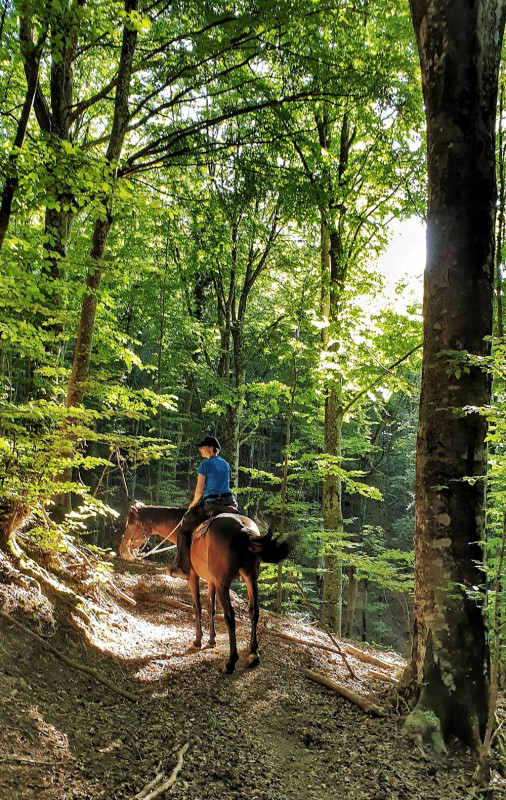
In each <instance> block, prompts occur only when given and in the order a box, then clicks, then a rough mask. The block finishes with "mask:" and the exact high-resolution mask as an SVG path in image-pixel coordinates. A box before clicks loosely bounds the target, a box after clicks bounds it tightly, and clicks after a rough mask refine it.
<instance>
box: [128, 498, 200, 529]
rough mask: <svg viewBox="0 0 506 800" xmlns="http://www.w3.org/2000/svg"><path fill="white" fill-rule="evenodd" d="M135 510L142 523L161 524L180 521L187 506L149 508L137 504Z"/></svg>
mask: <svg viewBox="0 0 506 800" xmlns="http://www.w3.org/2000/svg"><path fill="white" fill-rule="evenodd" d="M135 508H136V510H137V514H138V517H139V519H140V520H141V521H142V522H147V521H149V522H151V523H153V524H155V525H156V524H157V523H160V522H167V521H168V520H170V521H172V520H174V519H180V518H181V517H182V516H183V514H184V513H185V511H186V508H187V507H186V506H148V505H144V503H142V504H140V503H136V504H135Z"/></svg>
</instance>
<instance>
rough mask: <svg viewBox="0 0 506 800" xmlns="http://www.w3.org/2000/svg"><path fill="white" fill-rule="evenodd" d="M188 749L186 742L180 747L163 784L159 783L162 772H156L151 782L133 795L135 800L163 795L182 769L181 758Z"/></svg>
mask: <svg viewBox="0 0 506 800" xmlns="http://www.w3.org/2000/svg"><path fill="white" fill-rule="evenodd" d="M188 747H189V742H186V744H184V745H183V746H182V748H181V750H180V751H179V753H178V754H177V764H176V766H175V767H174V769H173V770H172V772H171V775H170V777H169V778H167V780H165V781H164V782H163V783H160V781H162V780H163V779H164V778H165V774H164V773H163V772H158V773H157V775H156V776H155V777H154V778H153V780H152V781H150V782H149V783H148V784H147V785H146V786H145V787H144V789H141V791H140V792H138V794H136V795H135V800H154V798H155V797H158V796H159V795H160V794H163V793H164V792H165V791H166V790H167V789H169V788H170V787H171V786H172V784H173V783H174V781H175V780H176V778H177V776H178V774H179V773H180V771H181V769H182V767H183V756H184V754H185V753H186V751H187V750H188ZM157 784H159V785H157Z"/></svg>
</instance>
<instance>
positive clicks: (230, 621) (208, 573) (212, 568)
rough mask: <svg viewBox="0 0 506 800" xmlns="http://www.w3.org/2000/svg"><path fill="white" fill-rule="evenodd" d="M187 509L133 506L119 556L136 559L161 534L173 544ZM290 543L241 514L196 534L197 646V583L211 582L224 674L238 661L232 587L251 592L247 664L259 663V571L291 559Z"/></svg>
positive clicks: (212, 636)
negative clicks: (224, 636) (223, 642)
mask: <svg viewBox="0 0 506 800" xmlns="http://www.w3.org/2000/svg"><path fill="white" fill-rule="evenodd" d="M185 511H186V508H171V507H165V506H150V505H144V504H143V503H139V502H138V501H137V502H135V503H134V504H133V505H132V506H131V507H130V511H129V514H128V517H127V520H126V525H125V532H124V533H123V538H122V539H121V542H120V546H119V553H120V555H121V556H122V557H123V558H125V559H127V560H132V559H134V558H135V557H136V551H137V550H138V549H139V547H140V546H141V545H142V544H144V543H145V542H146V541H147V540H148V539H149V538H150V537H151V536H154V535H155V534H157V535H158V536H161V537H162V538H163V539H168V540H169V541H171V542H173V543H175V542H176V539H177V528H178V526H179V523H180V522H181V520H182V518H183V515H184V513H185ZM288 551H289V545H288V543H287V542H286V541H285V542H280V541H279V540H278V539H274V538H273V537H272V533H271V531H269V532H268V533H267V534H265V535H264V536H261V535H260V531H259V529H258V526H257V525H256V523H255V522H253V520H251V519H249V518H248V517H244V516H242V515H240V514H230V513H223V514H218V515H217V516H215V517H212V518H211V519H210V520H206V521H205V522H204V523H202V524H201V525H199V526H198V527H197V528H196V529H195V531H194V532H193V535H192V544H191V550H190V559H191V569H190V576H189V578H188V584H189V587H190V592H191V596H192V601H193V608H194V612H195V641H194V642H193V646H194V647H196V648H200V647H201V645H202V635H203V633H202V606H201V602H200V589H199V580H200V578H202V579H203V580H205V581H207V586H208V591H209V620H210V632H209V647H214V646H215V645H216V632H215V627H214V616H215V612H216V595H217V596H218V600H219V603H220V605H221V607H222V608H223V613H224V616H225V622H226V625H227V629H228V637H229V644H230V653H229V658H228V661H227V663H226V671H227V673H228V674H229V675H230V674H232V673H233V671H234V669H235V664H236V663H237V661H238V660H239V655H238V653H237V644H236V635H235V614H234V609H233V607H232V603H231V602H230V584H231V583H232V581H233V580H234V578H236V577H237V576H240V577H241V578H242V579H243V580H244V582H245V584H246V588H247V591H248V602H249V618H250V620H251V637H250V650H249V657H248V666H249V667H255V666H257V665H258V664H259V663H260V656H259V653H258V642H257V624H258V616H259V608H258V573H259V570H260V562H261V561H266V562H267V563H269V564H278V563H279V562H280V561H282V560H283V559H284V558H286V557H287V555H288Z"/></svg>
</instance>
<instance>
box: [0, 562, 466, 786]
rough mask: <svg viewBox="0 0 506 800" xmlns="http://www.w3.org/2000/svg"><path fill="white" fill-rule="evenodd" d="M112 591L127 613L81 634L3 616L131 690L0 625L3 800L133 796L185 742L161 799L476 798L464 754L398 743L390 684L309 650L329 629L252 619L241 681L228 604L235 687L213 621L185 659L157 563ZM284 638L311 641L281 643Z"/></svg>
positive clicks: (170, 763) (172, 584) (180, 625)
mask: <svg viewBox="0 0 506 800" xmlns="http://www.w3.org/2000/svg"><path fill="white" fill-rule="evenodd" d="M115 580H116V582H117V584H118V586H121V587H122V589H123V590H124V591H126V592H127V593H128V594H129V595H131V596H132V597H136V598H137V605H136V606H130V605H128V604H125V603H121V604H120V601H118V602H114V601H112V599H111V597H110V596H107V597H104V599H103V603H102V607H98V606H97V608H96V610H95V612H96V615H94V624H93V627H92V628H91V629H90V628H87V629H86V630H84V628H83V629H81V630H79V629H78V628H76V627H73V626H70V625H66V624H64V623H63V622H60V623H59V624H56V626H55V629H54V633H53V631H52V627H51V624H50V623H49V622H44V621H43V618H41V616H40V609H38V610H36V609H35V610H34V612H35V613H34V615H33V616H32V618H30V617H29V616H28V615H27V614H26V613H21V612H20V611H19V610H18V611H15V612H14V614H15V618H16V619H18V620H20V621H22V622H23V623H24V624H26V625H28V626H29V627H31V628H32V629H33V630H35V631H37V628H38V627H39V628H40V627H41V626H42V629H41V630H39V632H40V633H42V634H43V635H44V636H48V635H50V634H53V635H51V638H50V641H51V643H52V645H53V646H54V647H56V648H58V649H59V650H60V651H61V652H63V653H65V654H66V655H67V656H69V657H71V658H72V659H74V660H76V661H78V662H80V663H84V664H87V665H89V666H90V667H93V668H95V669H97V670H98V671H100V672H101V673H102V674H103V675H104V676H107V677H108V678H109V679H110V680H112V681H114V683H115V684H116V685H118V686H120V687H122V688H124V689H127V690H128V691H133V692H135V693H136V694H137V695H138V697H139V699H138V701H137V702H132V701H130V700H127V699H125V698H123V697H121V696H120V695H117V694H116V693H115V692H112V691H110V690H109V689H107V687H106V686H104V685H102V684H100V683H98V682H97V681H96V680H94V679H93V678H92V677H90V676H87V675H85V674H83V673H82V672H79V671H76V670H73V669H71V668H70V667H69V666H67V665H65V664H64V663H62V662H61V661H59V660H58V659H56V658H55V657H54V656H53V655H52V654H51V653H48V652H45V651H44V650H43V648H42V647H41V646H40V644H37V643H36V642H35V641H34V640H32V639H30V638H29V637H27V636H26V635H25V634H24V633H23V632H21V631H20V630H19V629H16V628H15V627H14V626H12V625H11V624H9V623H8V622H6V621H4V620H0V800H22V798H23V799H24V798H30V799H32V798H33V800H77V799H78V798H79V799H84V798H85V799H86V800H127V798H128V800H133V798H134V797H135V795H136V793H138V792H139V791H140V790H141V789H142V788H143V787H144V786H146V784H147V783H148V782H149V781H151V780H152V779H153V778H154V777H155V776H156V775H157V773H160V772H163V773H164V774H165V775H166V776H169V775H170V774H171V772H172V770H173V769H174V767H175V766H176V764H177V760H178V753H179V752H180V750H181V748H182V747H183V746H184V745H185V744H186V743H188V749H187V751H186V752H185V753H184V756H183V763H182V768H181V770H180V772H179V774H178V775H177V779H176V780H175V782H174V784H173V785H172V786H171V787H170V788H169V789H168V790H167V791H166V792H165V794H163V795H162V797H163V798H168V797H173V798H180V799H182V798H185V800H235V798H240V799H241V800H252V799H253V798H257V799H258V800H280V799H281V800H341V798H342V800H408V799H409V800H466V798H471V797H475V795H474V794H473V793H472V790H471V789H470V787H471V786H472V777H471V775H472V763H471V762H470V760H469V758H468V756H467V754H466V752H465V751H463V750H462V749H460V748H457V747H454V748H452V749H451V750H450V753H449V754H448V755H447V756H445V757H442V758H435V757H433V756H431V755H430V754H428V753H426V752H424V751H423V750H422V749H421V748H419V747H416V746H415V745H413V744H412V743H410V742H408V741H407V740H406V739H404V738H403V737H402V736H401V735H400V727H401V724H402V718H401V717H400V716H399V715H398V714H397V711H396V708H395V703H394V699H393V694H392V692H391V689H390V687H389V685H388V684H386V683H384V682H382V681H377V680H374V679H371V678H370V677H369V676H368V675H367V672H368V670H369V669H370V666H368V665H367V664H364V663H362V662H361V661H359V660H356V659H354V658H352V657H350V656H348V658H349V660H350V663H351V664H352V666H353V669H354V670H355V671H356V672H357V675H358V676H359V679H358V680H353V679H350V678H349V677H348V675H347V670H346V669H345V667H344V666H343V663H342V660H341V658H340V657H339V656H337V655H334V654H332V653H328V652H326V651H324V650H320V649H316V648H314V647H311V644H310V642H311V641H318V642H321V643H322V644H329V642H328V640H327V639H326V637H325V636H324V634H322V633H320V632H318V631H315V630H314V629H313V628H311V627H309V626H304V625H298V624H297V623H295V622H294V621H292V620H288V619H285V618H278V617H276V616H274V615H270V614H267V613H265V612H261V622H260V628H259V641H260V648H261V656H262V660H261V664H260V666H259V667H257V668H256V669H254V670H249V669H248V668H247V666H246V652H247V639H248V632H249V623H248V620H247V618H246V616H245V615H244V614H241V604H240V603H239V608H238V606H237V605H236V608H238V611H239V614H238V620H237V622H238V633H239V636H238V645H239V649H240V653H241V660H240V662H239V664H238V668H237V671H236V673H235V674H234V675H233V676H231V677H230V676H227V675H226V674H225V673H224V671H223V667H224V662H225V659H226V655H227V645H228V641H227V635H226V629H225V625H224V622H223V621H222V620H220V619H219V620H218V622H217V632H218V645H217V647H216V648H215V649H212V650H211V649H203V650H202V651H200V652H195V651H193V650H192V649H191V642H192V640H193V619H192V616H191V614H189V613H188V611H186V610H185V609H183V608H176V607H173V606H171V605H169V604H168V603H167V602H166V601H167V598H172V599H173V600H178V601H181V602H183V603H184V602H189V593H188V591H187V588H186V586H185V585H184V583H183V582H182V581H174V580H172V579H170V578H168V577H167V576H166V575H164V574H163V573H162V572H160V571H157V568H155V567H153V566H151V567H150V568H148V567H147V566H146V567H145V568H144V569H142V570H140V569H139V568H136V569H135V570H133V571H128V572H123V573H121V574H118V575H117V576H116V578H115ZM0 589H1V591H0V595H1V597H0V601H1V600H6V609H7V610H8V609H9V606H10V608H15V607H16V605H18V604H19V603H18V601H19V597H18V595H19V593H20V592H21V590H20V589H19V588H18V587H15V586H13V585H12V586H9V585H6V584H3V585H2V584H0ZM24 603H25V609H26V598H25V599H24ZM242 608H243V610H244V606H242ZM41 619H42V622H41ZM204 622H205V620H204ZM80 624H81V625H82V623H80ZM280 631H282V632H285V633H288V634H290V635H292V636H296V637H299V638H304V639H307V642H308V643H307V644H297V643H293V642H288V641H285V640H284V639H282V638H280V636H279V633H280ZM86 637H87V639H88V641H87V640H86ZM379 655H381V654H379ZM381 657H383V655H381ZM392 663H393V664H396V663H397V664H400V659H397V658H394V657H392ZM305 668H311V669H313V670H316V671H317V672H321V673H323V674H324V675H326V676H327V677H329V678H332V679H333V680H335V681H338V682H342V683H345V684H346V685H347V686H348V687H349V688H351V689H354V690H355V691H359V692H361V693H362V694H364V695H368V696H370V697H371V698H372V699H375V700H376V701H377V702H380V704H382V705H383V706H384V707H385V709H386V711H387V714H386V716H385V717H374V716H370V715H368V714H365V713H364V712H362V711H361V710H360V709H359V708H357V707H356V706H354V705H352V704H351V703H350V702H348V701H347V700H345V699H344V698H342V697H340V696H338V695H337V694H335V693H333V692H331V691H329V690H328V689H325V688H324V687H322V686H319V685H318V684H315V683H313V682H311V681H309V680H307V678H305V677H304V669H305Z"/></svg>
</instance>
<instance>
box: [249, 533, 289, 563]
mask: <svg viewBox="0 0 506 800" xmlns="http://www.w3.org/2000/svg"><path fill="white" fill-rule="evenodd" d="M250 540H251V549H252V550H253V552H254V553H255V554H256V555H258V556H259V557H260V558H261V559H262V561H266V562H267V563H268V564H279V562H280V561H283V559H284V558H287V556H288V554H289V552H290V545H289V543H288V542H287V541H283V542H280V540H279V536H278V537H276V538H275V539H274V538H273V536H272V530H271V529H270V528H269V530H268V531H267V533H266V534H265V535H264V536H260V537H255V538H253V537H250Z"/></svg>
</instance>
